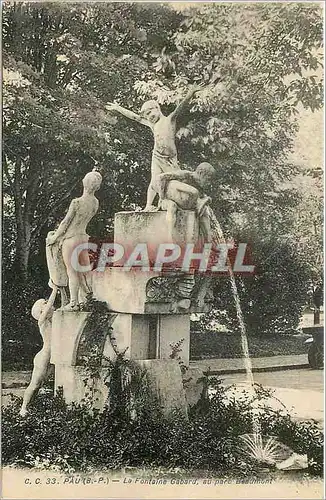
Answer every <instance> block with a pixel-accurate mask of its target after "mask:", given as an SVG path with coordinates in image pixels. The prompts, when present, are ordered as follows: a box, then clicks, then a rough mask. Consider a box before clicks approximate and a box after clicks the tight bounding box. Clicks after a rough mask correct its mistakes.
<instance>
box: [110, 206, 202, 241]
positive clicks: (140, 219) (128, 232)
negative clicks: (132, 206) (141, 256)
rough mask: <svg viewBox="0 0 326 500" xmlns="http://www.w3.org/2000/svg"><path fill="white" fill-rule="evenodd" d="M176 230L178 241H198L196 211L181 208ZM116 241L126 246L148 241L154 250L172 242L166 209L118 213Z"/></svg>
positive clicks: (116, 218) (116, 216)
mask: <svg viewBox="0 0 326 500" xmlns="http://www.w3.org/2000/svg"><path fill="white" fill-rule="evenodd" d="M175 231H176V233H177V234H178V240H177V241H176V243H178V244H182V243H196V241H197V240H198V234H199V233H198V231H199V227H198V220H197V217H196V214H195V212H194V211H192V210H179V211H178V214H177V220H176V227H175ZM114 241H115V242H116V243H119V244H121V245H123V246H126V247H128V246H131V247H134V246H135V245H136V244H138V243H147V245H148V246H149V247H151V248H153V249H154V250H156V247H157V245H159V244H160V243H171V241H170V240H169V234H168V226H167V223H166V211H160V212H118V213H116V214H115V219H114Z"/></svg>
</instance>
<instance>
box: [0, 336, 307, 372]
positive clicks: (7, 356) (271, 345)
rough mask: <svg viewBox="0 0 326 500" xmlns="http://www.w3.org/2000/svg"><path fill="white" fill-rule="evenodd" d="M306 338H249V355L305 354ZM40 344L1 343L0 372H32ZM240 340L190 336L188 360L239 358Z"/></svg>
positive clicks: (223, 337) (222, 337) (228, 337)
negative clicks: (0, 366)
mask: <svg viewBox="0 0 326 500" xmlns="http://www.w3.org/2000/svg"><path fill="white" fill-rule="evenodd" d="M306 338H307V335H306V336H304V335H300V336H299V335H289V334H287V335H276V336H273V337H268V336H263V337H249V351H250V356H251V357H253V358H260V357H266V356H278V355H286V354H306V353H307V352H308V347H307V345H305V344H304V340H305V339H306ZM40 349H41V345H40V344H36V343H35V344H34V343H33V344H32V343H23V342H15V343H7V342H3V343H2V371H18V370H19V371H22V370H32V368H33V358H34V356H35V354H36V353H37V352H38V351H39V350H40ZM241 357H242V352H241V346H240V338H239V337H238V336H237V335H234V334H232V333H229V332H227V333H226V332H214V331H201V332H196V331H194V332H191V334H190V359H193V360H198V359H210V358H241Z"/></svg>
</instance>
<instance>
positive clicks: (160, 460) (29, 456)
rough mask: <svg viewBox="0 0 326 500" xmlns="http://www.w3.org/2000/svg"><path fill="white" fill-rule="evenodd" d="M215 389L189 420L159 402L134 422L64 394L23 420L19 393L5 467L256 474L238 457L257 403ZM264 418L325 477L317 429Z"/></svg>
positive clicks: (8, 424) (7, 429)
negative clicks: (159, 468)
mask: <svg viewBox="0 0 326 500" xmlns="http://www.w3.org/2000/svg"><path fill="white" fill-rule="evenodd" d="M215 386H216V389H215V394H214V396H213V397H212V398H211V399H210V400H207V399H205V400H203V401H201V402H200V403H199V404H198V405H197V406H196V407H194V408H193V409H192V410H191V411H190V414H189V420H185V418H184V417H182V416H181V415H179V414H177V413H175V414H174V415H171V417H170V418H167V417H163V416H162V413H161V411H160V408H159V406H158V405H157V403H156V402H155V400H154V399H152V398H151V399H150V400H147V404H146V401H145V400H142V404H141V405H139V406H138V410H137V412H135V413H134V414H133V415H132V418H131V417H130V414H128V413H125V412H117V411H116V410H117V408H113V409H112V410H110V409H105V410H104V412H103V413H99V412H98V411H95V410H93V411H90V409H89V407H88V406H87V405H76V404H72V405H67V404H66V403H65V401H64V399H63V398H62V393H60V392H59V393H58V394H57V395H56V396H55V397H52V396H49V395H42V396H41V395H39V396H38V398H37V399H36V401H35V403H34V404H33V406H32V407H31V410H30V413H29V414H28V416H27V417H26V418H24V419H23V418H21V417H19V415H18V411H19V407H20V404H21V398H17V397H14V396H13V397H12V402H11V404H9V405H8V406H7V407H5V408H4V409H3V413H2V432H3V449H2V457H3V464H4V465H5V464H17V465H23V466H28V467H33V466H39V467H43V468H50V469H57V470H64V471H66V472H73V471H85V470H87V469H88V468H92V467H108V468H111V469H112V468H113V469H115V468H121V467H126V466H132V467H140V466H150V467H157V466H164V467H182V468H184V469H187V470H190V471H191V470H196V469H206V470H210V471H214V472H218V473H230V471H232V474H234V475H239V474H240V475H242V474H246V473H248V472H249V471H251V472H254V471H255V464H254V462H252V461H251V460H250V458H249V457H248V459H247V460H244V459H243V456H242V455H241V453H239V448H241V439H240V436H241V435H243V434H246V433H248V432H250V431H251V427H252V407H251V403H250V401H251V398H249V397H248V396H246V395H244V396H243V397H242V398H241V399H239V400H237V399H235V398H231V399H230V398H226V397H225V389H222V388H221V387H220V385H219V384H215ZM144 403H145V404H144ZM148 403H149V404H148ZM262 419H263V428H264V432H265V433H266V434H272V435H274V436H275V437H276V438H279V439H280V440H281V441H283V442H284V444H287V445H288V446H291V447H292V448H293V450H294V451H296V452H299V453H308V454H309V457H310V464H311V467H312V469H311V470H312V472H314V473H317V474H321V473H322V459H323V455H322V443H323V437H322V433H321V432H320V431H319V430H318V427H317V426H316V425H315V424H313V423H309V424H308V423H298V422H295V421H292V420H291V419H290V417H289V416H288V415H287V414H284V413H282V412H273V411H270V412H266V413H264V415H263V417H262Z"/></svg>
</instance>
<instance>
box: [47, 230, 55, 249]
mask: <svg viewBox="0 0 326 500" xmlns="http://www.w3.org/2000/svg"><path fill="white" fill-rule="evenodd" d="M56 241H57V237H56V235H55V231H50V232H49V233H48V235H47V238H46V241H45V243H46V246H51V245H54V243H55V242H56Z"/></svg>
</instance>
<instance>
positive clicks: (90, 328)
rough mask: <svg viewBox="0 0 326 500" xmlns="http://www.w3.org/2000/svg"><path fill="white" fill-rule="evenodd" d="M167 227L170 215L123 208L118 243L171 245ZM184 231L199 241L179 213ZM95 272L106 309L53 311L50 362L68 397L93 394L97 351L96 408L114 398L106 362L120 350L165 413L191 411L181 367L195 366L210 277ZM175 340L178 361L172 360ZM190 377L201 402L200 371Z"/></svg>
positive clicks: (192, 398) (191, 391) (193, 225)
mask: <svg viewBox="0 0 326 500" xmlns="http://www.w3.org/2000/svg"><path fill="white" fill-rule="evenodd" d="M165 230H166V213H165V212H148V213H146V212H123V213H118V214H116V217H115V241H116V242H119V243H120V244H122V245H124V246H125V247H126V248H129V247H130V245H133V246H134V245H136V244H137V243H140V242H141V243H144V242H145V243H148V242H149V244H150V245H152V246H153V245H157V244H159V243H160V242H164V238H165V237H164V234H165V232H166V231H165ZM178 230H179V235H180V242H181V241H183V242H185V241H186V242H188V241H190V242H194V241H196V238H197V237H198V224H197V221H196V217H195V214H194V212H191V211H189V212H181V213H180V214H179V215H178ZM162 235H163V236H162ZM165 242H166V240H165ZM92 274H93V276H92V282H93V285H92V287H93V293H94V297H95V298H96V299H97V300H100V301H102V302H103V303H105V304H106V306H107V312H105V311H103V312H101V313H98V312H97V313H92V312H81V311H65V310H60V309H59V310H57V311H55V312H54V314H53V331H52V355H51V362H52V363H54V365H55V384H56V387H60V386H62V387H63V394H64V397H65V399H66V400H67V401H69V402H72V401H74V402H80V401H81V400H83V399H84V398H85V393H88V394H89V388H87V378H89V373H90V370H89V369H88V368H87V364H89V363H90V358H91V356H93V358H92V360H91V361H92V363H93V364H92V366H93V368H94V359H95V358H94V353H96V362H95V365H96V363H97V367H98V369H97V372H98V378H99V380H98V381H97V382H96V383H95V385H94V391H93V392H94V397H95V400H94V404H93V406H95V407H97V408H99V409H102V408H103V407H104V404H105V401H106V398H107V387H106V385H105V383H104V380H105V377H106V375H107V372H108V368H106V365H107V364H108V361H107V360H108V359H109V360H111V361H114V360H115V359H116V357H117V354H118V353H124V357H125V358H126V359H130V360H133V361H135V362H139V363H140V365H141V366H142V367H144V368H145V369H146V370H147V372H148V380H149V381H150V386H151V388H152V390H153V391H154V393H155V394H156V395H157V397H158V399H159V401H160V402H161V405H162V407H163V409H164V412H165V413H169V412H170V411H172V410H176V409H177V410H179V411H181V412H182V413H183V414H185V413H186V411H187V405H188V403H187V400H186V393H185V390H184V388H183V382H182V374H181V369H180V364H182V365H183V366H188V365H189V347H190V314H191V313H192V312H194V311H196V312H205V311H207V310H209V308H210V302H209V301H205V297H206V296H207V298H208V297H209V294H207V293H206V292H207V290H206V288H207V286H206V284H205V280H204V279H203V278H202V277H196V276H194V275H193V274H191V275H189V274H187V273H180V271H176V272H172V273H171V272H170V273H169V275H168V276H166V275H164V274H163V273H157V272H156V273H155V272H146V273H144V272H142V271H140V270H134V271H133V270H131V271H124V270H121V268H119V267H116V268H114V267H113V268H108V269H106V270H105V272H102V273H99V272H97V271H93V273H92ZM203 287H204V288H203ZM203 290H204V293H203ZM199 296H200V300H198V297H199ZM175 344H178V353H177V358H178V361H179V362H178V361H176V360H175V359H171V358H173V354H172V353H173V346H174V345H175ZM185 378H186V379H188V381H187V394H188V397H189V403H190V404H195V403H196V399H197V400H198V398H199V396H200V392H201V386H200V384H197V380H198V379H199V378H200V376H199V374H196V376H194V374H189V376H188V375H186V377H185Z"/></svg>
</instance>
